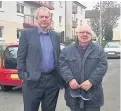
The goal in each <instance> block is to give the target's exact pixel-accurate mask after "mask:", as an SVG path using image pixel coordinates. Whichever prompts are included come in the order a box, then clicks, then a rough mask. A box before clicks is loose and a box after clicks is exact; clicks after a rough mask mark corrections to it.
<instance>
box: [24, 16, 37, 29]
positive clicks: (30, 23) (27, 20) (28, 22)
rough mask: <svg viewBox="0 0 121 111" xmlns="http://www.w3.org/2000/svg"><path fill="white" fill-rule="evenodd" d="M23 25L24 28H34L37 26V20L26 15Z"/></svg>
mask: <svg viewBox="0 0 121 111" xmlns="http://www.w3.org/2000/svg"><path fill="white" fill-rule="evenodd" d="M23 25H24V27H34V26H36V18H35V17H34V16H32V15H25V16H24V23H23Z"/></svg>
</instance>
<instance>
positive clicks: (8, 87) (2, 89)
mask: <svg viewBox="0 0 121 111" xmlns="http://www.w3.org/2000/svg"><path fill="white" fill-rule="evenodd" d="M12 88H13V86H4V85H1V91H5V92H7V91H11V90H12Z"/></svg>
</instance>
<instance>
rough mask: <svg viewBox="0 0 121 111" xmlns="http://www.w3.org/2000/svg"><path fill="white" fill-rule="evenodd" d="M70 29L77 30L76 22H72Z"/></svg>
mask: <svg viewBox="0 0 121 111" xmlns="http://www.w3.org/2000/svg"><path fill="white" fill-rule="evenodd" d="M72 28H77V21H74V20H73V21H72Z"/></svg>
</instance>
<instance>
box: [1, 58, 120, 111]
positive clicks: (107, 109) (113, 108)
mask: <svg viewBox="0 0 121 111" xmlns="http://www.w3.org/2000/svg"><path fill="white" fill-rule="evenodd" d="M108 65H109V68H108V71H107V73H106V76H105V78H104V81H103V87H104V94H105V105H104V106H103V107H102V108H101V111H120V59H108ZM0 111H23V100H22V91H21V88H17V89H14V90H13V91H10V92H1V91H0ZM40 111H41V110H40ZM56 111H70V110H69V109H68V108H67V107H66V105H65V100H64V91H63V90H62V91H60V95H59V99H58V104H57V109H56Z"/></svg>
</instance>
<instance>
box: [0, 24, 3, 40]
mask: <svg viewBox="0 0 121 111" xmlns="http://www.w3.org/2000/svg"><path fill="white" fill-rule="evenodd" d="M0 30H2V31H1V35H2V36H0V40H3V30H4V26H0Z"/></svg>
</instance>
